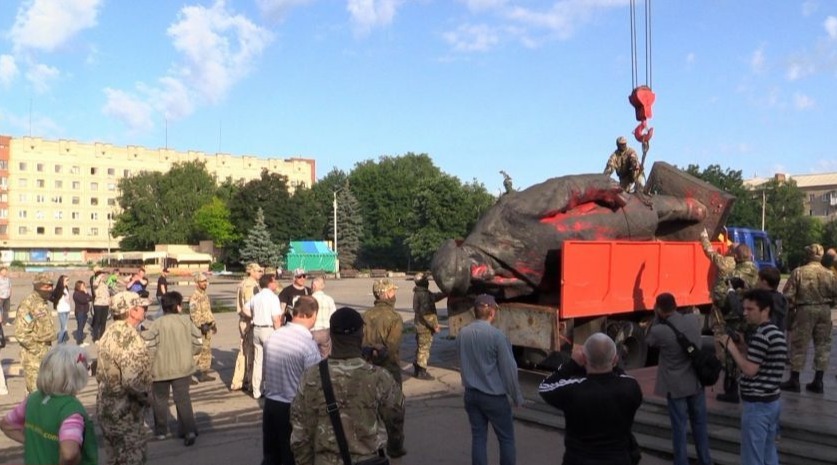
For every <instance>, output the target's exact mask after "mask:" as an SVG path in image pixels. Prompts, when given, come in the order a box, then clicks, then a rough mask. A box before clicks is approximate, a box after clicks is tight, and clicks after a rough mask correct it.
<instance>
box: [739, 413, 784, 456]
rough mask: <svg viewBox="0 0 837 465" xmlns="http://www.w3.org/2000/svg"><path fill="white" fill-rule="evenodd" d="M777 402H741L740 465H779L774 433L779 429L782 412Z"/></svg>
mask: <svg viewBox="0 0 837 465" xmlns="http://www.w3.org/2000/svg"><path fill="white" fill-rule="evenodd" d="M779 402H780V401H779V400H775V401H773V402H747V401H744V402H742V404H743V405H744V408H743V411H742V413H741V464H742V465H778V464H779V453H778V452H777V451H776V433H777V432H778V429H779V413H780V412H781V411H782V406H781V404H780V403H779Z"/></svg>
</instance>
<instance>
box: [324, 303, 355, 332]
mask: <svg viewBox="0 0 837 465" xmlns="http://www.w3.org/2000/svg"><path fill="white" fill-rule="evenodd" d="M328 324H329V330H330V331H331V332H332V333H333V334H352V333H356V332H358V331H360V330H361V329H362V328H363V317H362V316H360V313H358V312H357V310H355V309H353V308H352V307H340V308H338V309H337V310H336V311H335V312H334V313H332V314H331V318H330V319H329V320H328Z"/></svg>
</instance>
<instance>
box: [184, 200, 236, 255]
mask: <svg viewBox="0 0 837 465" xmlns="http://www.w3.org/2000/svg"><path fill="white" fill-rule="evenodd" d="M194 222H195V226H196V227H197V229H198V231H199V232H200V233H202V234H203V235H204V236H205V237H206V238H208V239H212V242H214V243H215V247H218V248H224V247H226V246H227V244H229V243H230V242H232V241H234V240H235V239H236V234H235V226H233V224H232V223H231V222H230V209H229V208H227V205H226V204H225V203H224V201H223V200H221V199H219V198H218V197H213V198H212V200H210V201H209V203H207V204H205V205H203V206H202V207H201V208H199V209H198V210H197V211H196V212H195V216H194Z"/></svg>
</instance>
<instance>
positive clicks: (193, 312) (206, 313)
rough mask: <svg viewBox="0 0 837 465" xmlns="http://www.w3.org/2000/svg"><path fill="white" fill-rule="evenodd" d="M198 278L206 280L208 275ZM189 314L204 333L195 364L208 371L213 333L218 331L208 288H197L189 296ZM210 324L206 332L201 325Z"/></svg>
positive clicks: (210, 362) (201, 370)
mask: <svg viewBox="0 0 837 465" xmlns="http://www.w3.org/2000/svg"><path fill="white" fill-rule="evenodd" d="M197 279H198V280H205V279H206V277H205V276H203V275H201V278H197ZM189 316H190V317H191V318H192V323H194V324H195V326H197V327H198V329H200V330H201V334H202V335H203V343H202V345H201V351H200V353H199V354H198V355H195V365H196V366H197V369H198V371H200V372H204V373H206V372H207V371H209V369H210V367H211V366H212V344H211V342H212V333H213V332H217V329H215V316H213V315H212V308H211V304H210V301H209V296H208V295H207V294H206V290H204V289H200V288H196V289H195V293H194V294H192V297H190V298H189ZM204 324H208V325H209V330H208V331H206V332H204V331H203V329H202V328H201V325H204Z"/></svg>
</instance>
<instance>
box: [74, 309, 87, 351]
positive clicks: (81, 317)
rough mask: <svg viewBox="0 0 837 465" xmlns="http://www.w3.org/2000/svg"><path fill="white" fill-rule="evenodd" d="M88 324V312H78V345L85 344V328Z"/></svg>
mask: <svg viewBox="0 0 837 465" xmlns="http://www.w3.org/2000/svg"><path fill="white" fill-rule="evenodd" d="M86 324H87V312H76V326H78V329H76V344H78V345H81V344H82V343H83V342H84V326H85V325H86Z"/></svg>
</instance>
